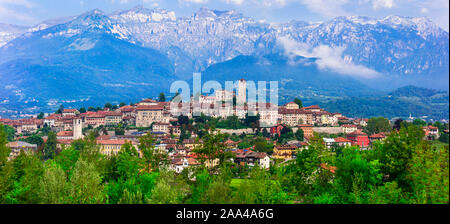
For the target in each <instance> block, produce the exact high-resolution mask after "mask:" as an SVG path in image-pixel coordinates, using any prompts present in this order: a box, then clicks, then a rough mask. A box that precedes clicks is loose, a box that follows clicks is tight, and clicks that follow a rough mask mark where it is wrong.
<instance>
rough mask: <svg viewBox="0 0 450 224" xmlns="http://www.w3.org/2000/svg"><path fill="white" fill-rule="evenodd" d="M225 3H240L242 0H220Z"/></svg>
mask: <svg viewBox="0 0 450 224" xmlns="http://www.w3.org/2000/svg"><path fill="white" fill-rule="evenodd" d="M222 1H224V2H225V3H227V4H234V5H242V4H243V3H244V0H222Z"/></svg>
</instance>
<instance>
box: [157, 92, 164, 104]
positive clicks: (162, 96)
mask: <svg viewBox="0 0 450 224" xmlns="http://www.w3.org/2000/svg"><path fill="white" fill-rule="evenodd" d="M158 100H159V102H166V95H164V93H160V94H159V98H158Z"/></svg>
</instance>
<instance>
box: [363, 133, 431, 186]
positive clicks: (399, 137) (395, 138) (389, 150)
mask: <svg viewBox="0 0 450 224" xmlns="http://www.w3.org/2000/svg"><path fill="white" fill-rule="evenodd" d="M423 136H424V133H423V131H422V130H421V128H420V127H417V126H414V125H412V126H408V127H402V128H401V129H400V131H398V132H397V131H394V132H393V133H391V135H389V136H388V137H387V138H386V139H385V140H384V143H376V144H374V146H373V152H371V153H373V155H372V158H373V160H378V161H380V163H381V170H382V173H383V174H384V175H385V177H384V178H385V179H386V180H388V181H397V183H398V184H399V186H400V187H402V188H404V187H407V185H408V181H407V180H406V174H407V170H408V164H409V163H410V161H411V158H412V155H413V150H414V149H415V148H416V146H417V145H419V144H420V143H421V142H422V141H423V140H422V139H423Z"/></svg>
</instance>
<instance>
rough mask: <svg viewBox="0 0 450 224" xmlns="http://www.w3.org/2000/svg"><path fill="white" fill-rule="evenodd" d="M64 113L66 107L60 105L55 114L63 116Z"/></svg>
mask: <svg viewBox="0 0 450 224" xmlns="http://www.w3.org/2000/svg"><path fill="white" fill-rule="evenodd" d="M63 111H64V106H63V105H60V106H59V108H58V110H57V111H56V112H55V114H62V112H63Z"/></svg>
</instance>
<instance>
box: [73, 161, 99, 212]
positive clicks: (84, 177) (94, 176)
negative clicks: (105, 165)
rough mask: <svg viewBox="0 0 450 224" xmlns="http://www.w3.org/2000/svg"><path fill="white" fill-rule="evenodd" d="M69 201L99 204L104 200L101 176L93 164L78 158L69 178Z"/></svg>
mask: <svg viewBox="0 0 450 224" xmlns="http://www.w3.org/2000/svg"><path fill="white" fill-rule="evenodd" d="M70 183H71V185H72V186H71V189H70V196H69V197H70V200H71V201H70V203H74V204H99V203H103V202H105V194H104V192H103V186H102V184H101V183H102V178H101V177H100V174H99V173H98V171H97V169H96V168H95V166H94V164H92V163H88V162H87V161H84V160H82V159H79V160H78V161H77V163H76V164H75V169H74V171H73V174H72V177H71V178H70Z"/></svg>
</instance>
